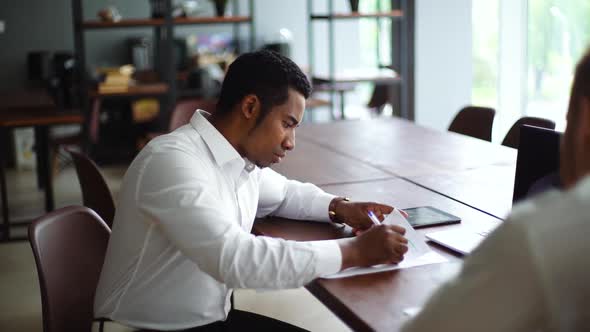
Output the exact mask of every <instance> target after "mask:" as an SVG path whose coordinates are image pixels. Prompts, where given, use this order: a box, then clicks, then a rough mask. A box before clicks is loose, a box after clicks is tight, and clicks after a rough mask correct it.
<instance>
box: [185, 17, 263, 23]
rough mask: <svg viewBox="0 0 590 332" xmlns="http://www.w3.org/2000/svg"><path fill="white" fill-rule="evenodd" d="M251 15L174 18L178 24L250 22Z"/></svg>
mask: <svg viewBox="0 0 590 332" xmlns="http://www.w3.org/2000/svg"><path fill="white" fill-rule="evenodd" d="M251 21H252V18H251V17H250V16H222V17H217V16H210V17H205V16H203V17H198V16H197V17H179V18H175V19H174V24H176V25H188V24H226V23H248V22H251Z"/></svg>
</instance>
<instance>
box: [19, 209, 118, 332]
mask: <svg viewBox="0 0 590 332" xmlns="http://www.w3.org/2000/svg"><path fill="white" fill-rule="evenodd" d="M110 234H111V231H110V230H109V228H108V226H107V225H106V224H105V223H104V221H102V219H101V218H100V217H99V216H98V215H97V214H96V213H95V212H94V211H92V210H90V209H88V208H86V207H82V206H69V207H65V208H61V209H58V210H55V211H53V212H50V213H48V214H46V215H44V216H42V217H40V218H39V219H37V220H35V221H34V222H33V223H32V224H31V225H30V226H29V241H30V243H31V248H32V249H33V255H34V256H35V263H36V266H37V273H38V276H39V285H40V288H41V303H42V307H43V331H44V332H61V331H88V332H90V331H91V330H92V323H93V321H94V310H93V307H94V295H95V292H96V287H97V284H98V278H99V276H100V271H101V269H102V264H103V261H104V256H105V253H106V249H107V243H108V240H109V236H110ZM98 321H99V322H100V331H102V329H103V324H104V319H98Z"/></svg>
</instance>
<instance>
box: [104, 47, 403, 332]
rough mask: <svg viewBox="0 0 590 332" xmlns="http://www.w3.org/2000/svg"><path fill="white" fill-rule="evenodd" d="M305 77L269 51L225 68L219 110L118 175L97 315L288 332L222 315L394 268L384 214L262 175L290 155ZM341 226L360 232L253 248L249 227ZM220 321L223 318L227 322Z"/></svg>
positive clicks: (146, 324) (396, 243)
mask: <svg viewBox="0 0 590 332" xmlns="http://www.w3.org/2000/svg"><path fill="white" fill-rule="evenodd" d="M309 93H310V85H309V82H308V81H307V78H306V77H305V75H304V74H303V73H302V72H301V71H300V69H299V68H298V67H297V66H296V65H295V64H294V63H293V62H292V61H291V60H289V59H287V58H285V57H283V56H280V55H278V54H277V53H273V52H269V51H260V52H255V53H249V54H245V55H242V56H240V57H238V59H236V61H235V62H234V63H232V65H231V66H230V68H229V70H228V72H227V74H226V77H225V80H224V82H223V86H222V89H221V95H220V99H219V102H218V104H217V110H216V111H215V112H214V113H213V114H212V115H208V114H207V113H206V112H203V111H198V112H196V113H195V114H194V116H193V117H192V119H191V120H190V123H189V124H187V125H185V126H183V127H181V128H179V129H177V130H175V131H174V132H172V133H170V134H168V135H164V136H161V137H159V138H156V139H155V140H153V141H151V142H150V143H149V144H148V145H147V146H146V148H144V149H143V150H142V151H141V152H140V153H139V155H138V156H137V158H136V159H135V160H134V161H133V163H132V164H131V166H130V167H129V170H128V171H127V173H126V174H125V178H124V180H123V184H122V187H121V192H120V196H119V202H118V205H117V211H116V214H115V219H114V222H113V230H112V235H111V238H110V241H109V245H108V249H107V253H106V258H105V262H104V266H103V269H102V272H101V276H100V281H99V285H98V288H97V292H96V298H95V307H94V308H95V315H96V316H97V317H108V318H110V319H112V320H114V321H118V322H121V323H124V324H128V325H131V326H134V327H140V328H144V329H152V330H167V331H169V330H185V329H192V330H193V331H197V330H199V331H201V330H215V329H221V330H228V331H231V330H235V329H244V330H284V329H287V328H292V329H294V327H293V326H290V325H288V324H286V323H281V322H278V321H276V320H271V319H270V318H265V317H263V316H259V315H254V314H249V313H245V312H241V311H238V310H233V309H232V310H231V312H230V296H231V292H232V289H234V288H265V289H272V288H274V289H280V288H294V287H300V286H303V285H305V284H307V283H309V282H310V281H312V280H313V279H315V278H317V277H320V276H323V275H328V274H332V273H335V272H338V271H340V270H341V269H344V268H348V267H351V266H369V265H374V264H380V263H397V262H399V261H401V260H402V259H403V255H404V253H405V252H406V251H407V247H406V243H407V240H406V239H405V238H404V237H403V234H404V231H405V230H404V229H403V228H401V227H396V226H386V225H379V226H375V227H371V225H372V222H371V220H370V219H369V217H368V216H367V213H368V212H369V211H373V212H375V213H376V214H377V215H378V216H379V218H380V219H383V215H384V214H387V213H390V212H391V211H392V210H393V207H391V206H387V205H382V204H377V203H370V202H365V203H353V202H349V201H347V200H346V199H344V198H342V197H335V196H333V195H330V194H327V193H325V192H323V191H322V190H321V189H319V188H318V187H316V186H314V185H312V184H309V183H299V182H297V181H291V180H287V179H286V178H285V177H283V176H281V175H280V174H278V173H276V172H274V171H273V170H272V169H270V168H268V166H270V165H271V164H273V163H277V162H280V161H281V159H282V158H284V157H285V155H286V153H287V152H288V151H290V150H292V149H293V148H294V147H295V128H296V127H297V126H298V124H299V123H300V121H301V119H302V117H303V112H304V109H305V99H306V98H307V97H308V96H309ZM266 215H277V216H282V217H286V218H292V219H302V220H315V221H325V222H330V221H332V222H338V223H346V224H348V225H350V226H351V227H354V228H357V229H368V228H370V229H369V230H367V231H366V232H364V233H363V234H362V235H360V236H358V237H355V238H349V239H341V240H333V241H312V242H295V241H285V240H282V239H273V238H267V237H255V236H253V235H252V234H251V233H250V231H251V229H252V224H253V222H254V219H255V218H256V217H262V216H266ZM228 313H229V316H228Z"/></svg>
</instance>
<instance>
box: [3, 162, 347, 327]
mask: <svg viewBox="0 0 590 332" xmlns="http://www.w3.org/2000/svg"><path fill="white" fill-rule="evenodd" d="M101 171H102V172H103V174H104V176H105V178H106V179H107V182H108V184H109V187H110V188H111V191H112V192H113V193H114V195H115V197H116V193H117V192H118V189H119V185H120V181H121V178H122V177H123V174H124V172H125V167H124V166H119V167H104V168H102V169H101ZM7 178H8V190H9V194H8V197H9V207H10V209H11V216H12V219H16V220H18V219H23V218H33V217H35V216H38V215H40V214H42V213H43V210H42V207H43V195H42V193H41V192H39V191H37V189H36V182H35V177H34V173H33V172H31V171H23V172H14V171H12V172H9V174H8V176H7ZM55 200H56V206H57V207H62V206H67V205H71V204H81V193H80V189H79V186H78V182H77V176H76V174H75V171H74V169H73V168H72V167H70V168H66V169H65V170H63V171H62V172H60V173H59V174H58V175H57V176H56V177H55ZM25 231H26V228H24V227H23V228H22V229H21V234H23V235H24V234H26V233H25ZM236 306H237V307H238V308H240V309H244V310H248V311H253V312H257V313H260V314H264V315H267V316H271V317H275V318H278V319H281V320H284V321H287V322H289V323H291V324H294V325H297V326H300V327H303V328H305V329H308V330H311V331H349V329H348V328H347V327H346V326H345V325H344V324H343V323H342V322H341V321H340V320H339V319H338V318H337V317H336V316H334V315H333V314H332V313H331V312H330V311H329V310H328V309H327V308H326V307H324V306H323V305H322V304H321V303H320V302H319V301H317V300H316V299H315V298H314V297H313V296H312V295H311V294H310V293H308V292H307V291H306V290H305V289H303V288H300V289H294V290H284V291H272V292H256V291H253V290H239V291H237V292H236ZM41 330H42V318H41V300H40V295H39V285H38V280H37V272H36V269H35V264H34V260H33V256H32V253H31V248H30V247H29V244H28V242H27V241H20V242H8V243H0V331H3V332H4V331H6V332H8V331H19V332H32V331H41ZM246 330H247V329H246ZM106 331H111V332H114V331H131V329H129V328H127V327H124V326H121V325H118V324H114V323H109V324H107V327H106Z"/></svg>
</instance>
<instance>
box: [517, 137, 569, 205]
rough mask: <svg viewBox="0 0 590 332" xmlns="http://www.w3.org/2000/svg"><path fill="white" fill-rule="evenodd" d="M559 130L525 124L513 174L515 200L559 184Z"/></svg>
mask: <svg viewBox="0 0 590 332" xmlns="http://www.w3.org/2000/svg"><path fill="white" fill-rule="evenodd" d="M561 136H562V134H561V133H560V132H557V131H554V130H551V129H545V128H539V127H533V126H528V125H524V126H522V127H521V129H520V143H519V146H518V157H517V159H516V173H515V176H514V194H513V196H512V203H513V204H514V203H516V202H518V201H520V200H522V199H524V198H526V197H528V196H531V195H532V194H534V193H538V192H541V191H544V190H546V189H550V188H552V187H559V146H560V140H561Z"/></svg>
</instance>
